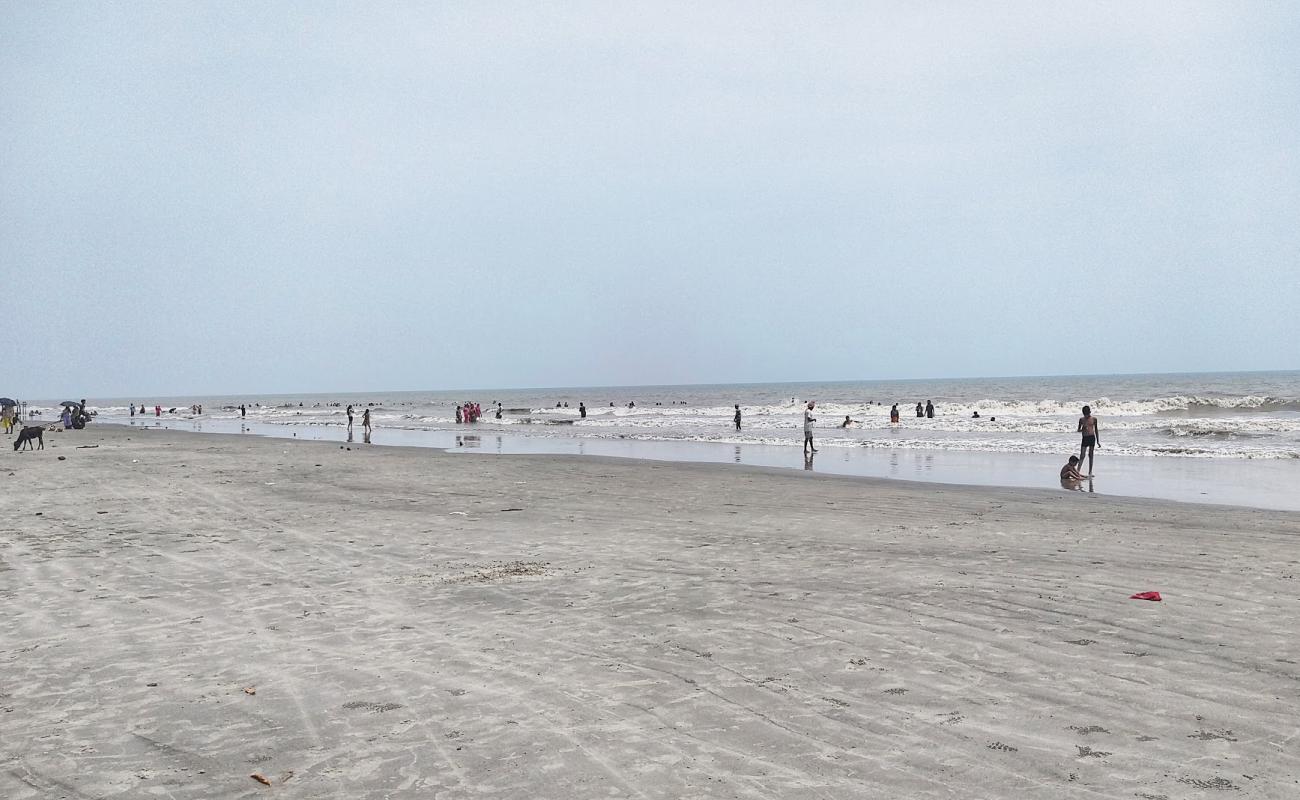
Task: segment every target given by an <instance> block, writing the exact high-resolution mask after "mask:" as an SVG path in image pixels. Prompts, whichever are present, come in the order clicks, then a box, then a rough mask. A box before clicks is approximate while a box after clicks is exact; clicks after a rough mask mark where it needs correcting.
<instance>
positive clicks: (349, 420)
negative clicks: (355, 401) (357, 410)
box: [348, 406, 352, 430]
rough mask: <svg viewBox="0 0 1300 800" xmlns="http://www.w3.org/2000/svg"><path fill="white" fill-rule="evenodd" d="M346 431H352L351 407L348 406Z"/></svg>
mask: <svg viewBox="0 0 1300 800" xmlns="http://www.w3.org/2000/svg"><path fill="white" fill-rule="evenodd" d="M348 430H352V406H348Z"/></svg>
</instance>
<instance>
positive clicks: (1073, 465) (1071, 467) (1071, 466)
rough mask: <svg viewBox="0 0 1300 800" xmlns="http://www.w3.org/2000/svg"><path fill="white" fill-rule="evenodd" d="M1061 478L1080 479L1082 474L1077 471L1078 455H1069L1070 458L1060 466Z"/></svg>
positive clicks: (1067, 479)
mask: <svg viewBox="0 0 1300 800" xmlns="http://www.w3.org/2000/svg"><path fill="white" fill-rule="evenodd" d="M1061 480H1063V481H1081V480H1083V475H1082V474H1080V472H1079V457H1078V456H1070V460H1069V461H1067V462H1066V464H1065V466H1064V467H1061Z"/></svg>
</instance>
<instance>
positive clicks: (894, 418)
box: [889, 403, 899, 425]
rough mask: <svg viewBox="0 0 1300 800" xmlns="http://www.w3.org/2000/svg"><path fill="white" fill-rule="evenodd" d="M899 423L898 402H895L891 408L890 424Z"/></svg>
mask: <svg viewBox="0 0 1300 800" xmlns="http://www.w3.org/2000/svg"><path fill="white" fill-rule="evenodd" d="M898 423H899V419H898V403H894V406H893V407H892V408H890V409H889V424H890V425H897V424H898Z"/></svg>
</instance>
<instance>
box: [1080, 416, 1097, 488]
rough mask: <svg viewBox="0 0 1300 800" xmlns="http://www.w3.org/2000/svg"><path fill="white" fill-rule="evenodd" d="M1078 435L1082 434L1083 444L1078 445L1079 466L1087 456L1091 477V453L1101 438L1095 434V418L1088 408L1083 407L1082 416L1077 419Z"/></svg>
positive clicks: (1090, 475) (1089, 475)
mask: <svg viewBox="0 0 1300 800" xmlns="http://www.w3.org/2000/svg"><path fill="white" fill-rule="evenodd" d="M1078 433H1081V434H1083V442H1082V443H1081V444H1080V445H1079V464H1080V465H1082V464H1083V456H1084V453H1087V454H1088V477H1089V478H1091V477H1092V456H1093V451H1094V450H1095V449H1096V447H1097V445H1098V444H1100V442H1101V437H1100V436H1099V435H1098V432H1097V418H1096V417H1094V416H1093V415H1092V409H1091V408H1089V407H1088V406H1084V407H1083V416H1082V417H1079V429H1078Z"/></svg>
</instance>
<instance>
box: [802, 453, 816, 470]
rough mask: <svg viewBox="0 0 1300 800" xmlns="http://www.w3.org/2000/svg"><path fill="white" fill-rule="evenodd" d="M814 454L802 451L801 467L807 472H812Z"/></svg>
mask: <svg viewBox="0 0 1300 800" xmlns="http://www.w3.org/2000/svg"><path fill="white" fill-rule="evenodd" d="M814 455H815V453H809V452H808V451H806V450H805V451H804V454H803V468H804V469H806V470H808V471H809V472H812V468H813V456H814Z"/></svg>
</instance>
